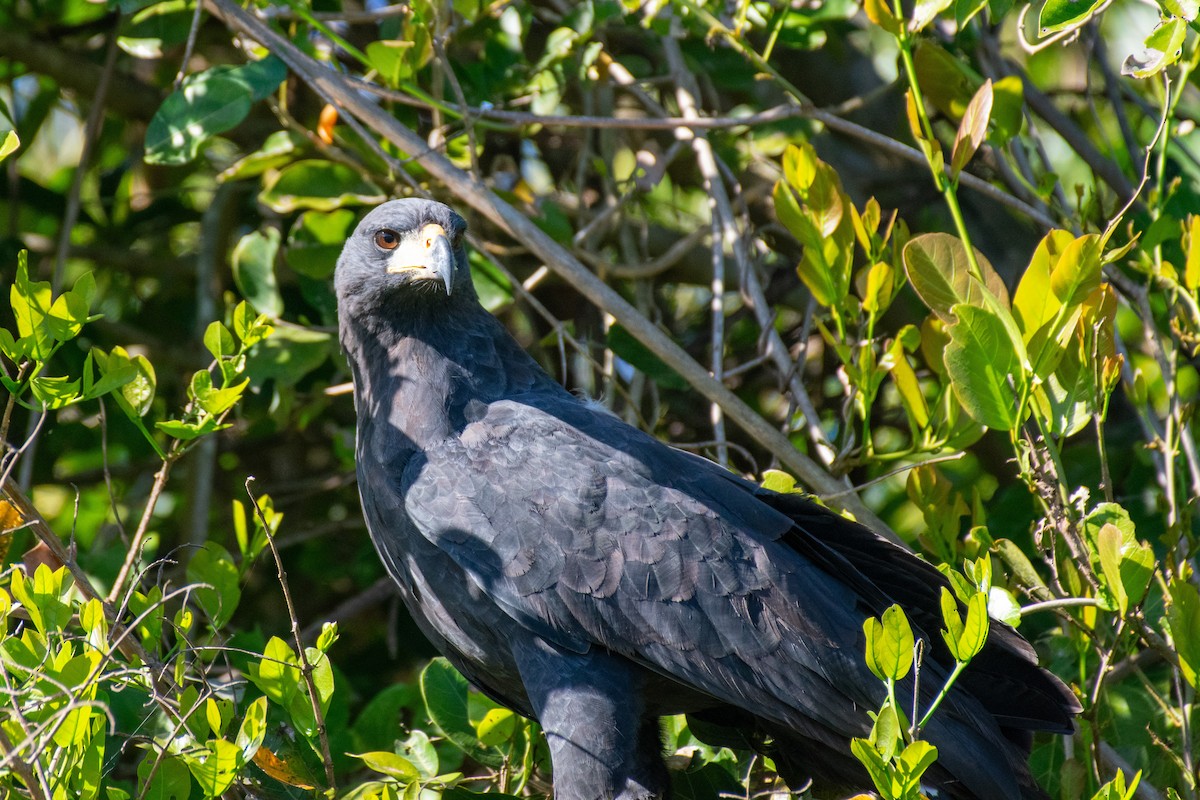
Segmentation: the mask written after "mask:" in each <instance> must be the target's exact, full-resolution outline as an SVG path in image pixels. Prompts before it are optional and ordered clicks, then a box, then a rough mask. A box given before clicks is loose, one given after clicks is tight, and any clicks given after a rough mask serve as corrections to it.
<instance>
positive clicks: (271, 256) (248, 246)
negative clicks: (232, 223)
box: [232, 228, 283, 317]
mask: <svg viewBox="0 0 1200 800" xmlns="http://www.w3.org/2000/svg"><path fill="white" fill-rule="evenodd" d="M278 252H279V231H278V230H277V229H275V228H268V229H267V230H266V233H263V232H261V231H254V232H252V233H248V234H246V235H245V236H243V237H242V238H241V239H240V240H238V243H237V245H236V246H235V247H234V248H233V256H232V261H233V280H234V282H235V283H237V287H238V291H240V292H241V293H242V296H243V297H245V298H246V301H247V302H249V303H250V305H252V306H254V308H255V309H256V310H257V311H258V312H259V313H260V314H266V315H268V316H271V317H278V316H280V315H281V314H283V298H282V297H280V295H279V285H278V284H277V283H276V281H275V256H276V254H277V253H278Z"/></svg>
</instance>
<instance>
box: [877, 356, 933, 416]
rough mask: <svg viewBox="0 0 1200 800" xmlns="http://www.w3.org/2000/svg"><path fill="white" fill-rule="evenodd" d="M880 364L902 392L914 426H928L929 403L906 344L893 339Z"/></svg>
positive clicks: (906, 409) (907, 412) (903, 400)
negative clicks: (906, 352) (907, 353)
mask: <svg viewBox="0 0 1200 800" xmlns="http://www.w3.org/2000/svg"><path fill="white" fill-rule="evenodd" d="M880 366H882V367H883V368H885V369H887V370H888V372H890V373H891V375H892V381H893V382H894V383H895V384H896V390H897V391H898V392H899V393H900V402H901V403H902V404H903V405H904V411H905V413H906V414H908V418H909V420H910V421H911V422H912V425H913V428H914V429H916V430H924V429H926V428H928V427H929V404H928V403H926V401H925V394H924V393H923V392H922V391H921V383H920V381H919V380H918V379H917V373H916V372H915V371H914V370H913V368H912V365H911V364H909V363H908V356H907V355H906V354H905V351H904V345H903V343H902V342H901V341H900V339H899V338H898V337H897V338H896V339H894V340H892V343H891V344H890V345H889V346H888V351H887V355H886V356H885V357H884V358H883V359H882V360H881V361H880Z"/></svg>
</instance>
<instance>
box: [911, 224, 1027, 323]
mask: <svg viewBox="0 0 1200 800" xmlns="http://www.w3.org/2000/svg"><path fill="white" fill-rule="evenodd" d="M975 260H976V262H977V263H978V264H979V270H980V272H981V273H982V277H983V279H984V281H985V284H981V283H980V282H979V281H978V280H977V279H976V278H975V277H974V276H972V275H971V271H970V264H969V262H968V260H967V251H966V248H965V247H963V243H962V240H960V239H959V238H958V237H957V236H951V235H950V234H948V233H925V234H922V235H920V236H915V237H913V238H912V239H910V240H909V242H908V244H906V245H905V246H904V270H905V272H906V273H907V274H908V280H909V282H910V283H912V285H913V289H915V290H916V292H917V295H918V296H919V297H920V298H921V300H922V301H923V302H924V303H925V305H927V306H929V309H930V310H931V311H933V312H934V313H935V314H937V315H938V317H939V318H940V319H941V320H942V321H943V322H947V323H949V322H953V321H954V313H953V311H952V309H953V307H954V306H956V305H959V304H960V303H965V304H967V305H973V306H980V305H984V304H985V298H984V296H985V294H988V293H990V294H991V295H992V297H994V298H995V301H996V302H997V303H999V304H1000V305H1003V306H1007V305H1008V289H1007V288H1006V287H1005V286H1004V281H1003V280H1001V278H1000V276H999V275H998V274H996V271H995V270H994V269H993V268H992V265H991V264H990V263H988V260H987V259H986V258H984V257H983V254H982V253H980V252H979V251H975ZM985 285H986V289H985Z"/></svg>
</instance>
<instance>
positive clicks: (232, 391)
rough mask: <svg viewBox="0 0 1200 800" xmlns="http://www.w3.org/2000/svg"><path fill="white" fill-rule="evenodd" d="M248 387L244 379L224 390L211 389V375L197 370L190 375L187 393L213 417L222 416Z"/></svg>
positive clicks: (247, 380)
mask: <svg viewBox="0 0 1200 800" xmlns="http://www.w3.org/2000/svg"><path fill="white" fill-rule="evenodd" d="M248 385H250V379H249V378H246V379H245V380H243V381H242V382H241V383H238V384H234V385H233V386H227V387H225V388H224V389H215V388H213V382H212V375H210V374H209V372H208V370H204V369H202V370H199V371H197V372H196V373H195V374H194V375H192V383H191V386H189V387H188V393H189V394H190V395H191V396H192V397H194V398H195V400H196V402H197V403H199V404H200V407H201V408H203V409H204V410H205V411H207V412H208V413H209V414H211V415H213V416H219V415H221V414H224V413H225V412H226V411H228V410H229V409H231V408H233V406H234V405H236V404H237V402H238V401H239V400H241V399H242V393H243V392H244V391H245V389H246V387H247V386H248Z"/></svg>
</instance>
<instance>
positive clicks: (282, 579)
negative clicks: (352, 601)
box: [246, 475, 337, 796]
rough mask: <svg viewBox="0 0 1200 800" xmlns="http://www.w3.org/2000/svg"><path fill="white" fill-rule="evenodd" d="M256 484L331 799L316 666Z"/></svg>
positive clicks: (330, 767) (257, 509)
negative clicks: (305, 643) (306, 688)
mask: <svg viewBox="0 0 1200 800" xmlns="http://www.w3.org/2000/svg"><path fill="white" fill-rule="evenodd" d="M253 481H254V476H253V475H251V476H249V477H248V478H246V494H247V495H248V496H249V497H250V504H251V505H253V506H254V514H255V516H257V517H258V521H259V522H260V523H261V524H262V526H263V530H264V531H266V533H267V544H268V545H269V546H270V548H271V555H272V556H274V557H275V569H276V577H278V579H279V587H280V588H281V589H282V590H283V602H284V604H285V605H286V606H287V612H288V618H289V619H290V620H291V623H292V639H293V640H294V641H295V643H296V655H297V657H298V658H299V659H300V674H301V675H302V676H304V683H305V685H306V686H307V687H308V699H309V701H310V702H311V703H312V712H313V719H314V720H315V722H316V725H317V738H318V739H319V740H320V742H321V761H322V762H323V763H324V764H325V784H326V789H327V790H328V791H329V793H330V796H332V794H333V793H334V792H335V791H336V789H337V779H336V777H335V775H334V774H333V755H332V754H331V752H330V750H329V731H328V730H326V728H325V715H324V714H323V713H322V712H321V700H320V697H319V696H318V695H317V684H316V682H315V681H314V680H313V665H312V662H311V661H309V660H308V653H307V652H306V651H305V647H304V637H303V636H301V634H300V619H299V617H297V615H296V604H295V603H293V602H292V592H291V590H290V589H289V588H288V580H287V572H286V571H285V570H284V568H283V559H282V558H281V557H280V556H279V548H277V547H276V546H275V535H274V534H272V533H271V526H270V524H269V523H268V522H267V518H266V516H265V515H264V514H263V511H262V508H260V507H259V505H258V498H257V497H255V496H254V492H252V491H250V484H251V483H252V482H253Z"/></svg>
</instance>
